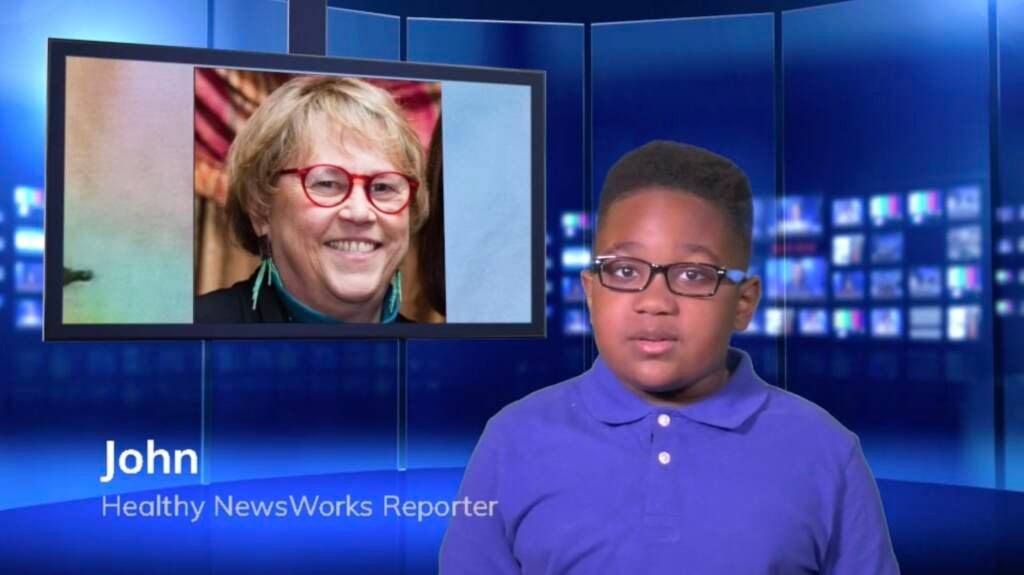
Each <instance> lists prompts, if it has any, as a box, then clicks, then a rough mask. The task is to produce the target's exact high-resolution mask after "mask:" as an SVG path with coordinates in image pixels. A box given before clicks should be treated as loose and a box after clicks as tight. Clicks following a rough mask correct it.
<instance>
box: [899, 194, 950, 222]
mask: <svg viewBox="0 0 1024 575" xmlns="http://www.w3.org/2000/svg"><path fill="white" fill-rule="evenodd" d="M907 215H908V216H909V219H910V223H911V224H914V225H920V224H924V223H927V222H933V221H936V220H939V219H941V218H942V193H941V192H940V191H939V190H913V191H911V192H910V193H908V194H907Z"/></svg>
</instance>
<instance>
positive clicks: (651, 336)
mask: <svg viewBox="0 0 1024 575" xmlns="http://www.w3.org/2000/svg"><path fill="white" fill-rule="evenodd" d="M629 343H630V345H631V346H632V347H633V348H634V349H636V350H637V351H639V352H640V353H641V354H643V355H649V356H653V355H661V354H664V353H666V352H668V351H669V350H671V349H672V348H673V347H675V346H676V344H678V343H679V336H677V335H676V334H675V332H672V331H669V330H660V329H651V330H641V331H638V332H635V333H633V334H631V335H630V336H629Z"/></svg>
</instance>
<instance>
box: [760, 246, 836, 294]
mask: <svg viewBox="0 0 1024 575" xmlns="http://www.w3.org/2000/svg"><path fill="white" fill-rule="evenodd" d="M764 267H765V283H766V284H767V286H766V287H767V290H766V291H767V294H766V295H767V297H768V299H774V300H778V299H783V298H788V299H790V300H793V301H808V300H820V299H824V298H825V289H826V288H825V281H826V280H825V277H826V276H825V273H826V266H825V258H820V257H799V258H769V259H768V260H766V261H765V266H764Z"/></svg>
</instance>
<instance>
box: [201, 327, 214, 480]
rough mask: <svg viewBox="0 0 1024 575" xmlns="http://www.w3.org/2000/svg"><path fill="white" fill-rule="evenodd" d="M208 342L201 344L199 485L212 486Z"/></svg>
mask: <svg viewBox="0 0 1024 575" xmlns="http://www.w3.org/2000/svg"><path fill="white" fill-rule="evenodd" d="M207 344H208V342H207V340H205V339H204V340H202V341H201V342H200V345H201V347H200V361H199V363H200V369H201V371H202V374H201V375H200V376H199V377H200V380H199V381H200V392H201V395H200V399H199V402H200V403H199V411H200V422H199V484H200V485H209V484H210V473H209V461H210V428H211V424H212V423H213V421H212V419H213V418H212V414H213V410H212V409H211V408H210V406H211V404H212V402H211V400H212V399H213V390H212V388H211V385H210V381H209V380H210V376H209V374H208V373H207V372H208V371H209V362H207V360H206V347H207Z"/></svg>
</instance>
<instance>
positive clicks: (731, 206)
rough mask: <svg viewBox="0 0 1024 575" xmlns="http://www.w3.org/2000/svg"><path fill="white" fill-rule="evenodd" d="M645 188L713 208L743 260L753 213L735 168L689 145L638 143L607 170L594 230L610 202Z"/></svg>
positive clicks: (746, 187) (747, 186)
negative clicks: (696, 200) (683, 195)
mask: <svg viewBox="0 0 1024 575" xmlns="http://www.w3.org/2000/svg"><path fill="white" fill-rule="evenodd" d="M651 187H661V188H667V189H670V190H673V191H679V192H682V193H687V194H691V195H694V196H696V197H698V198H701V199H703V200H706V201H708V202H710V203H712V204H714V205H715V206H716V207H717V208H718V209H719V210H721V211H722V214H724V215H725V217H726V220H727V221H728V222H729V224H730V226H731V227H732V228H733V232H734V233H735V234H736V237H737V238H739V240H740V241H741V243H742V246H743V251H744V253H745V254H746V255H747V256H748V257H749V255H750V247H751V227H752V225H753V218H754V215H753V214H754V209H753V205H752V201H751V193H750V181H749V180H748V179H747V176H746V174H744V173H743V170H741V169H740V168H739V167H738V166H736V164H734V163H732V162H731V161H729V160H728V159H727V158H724V157H722V156H719V155H718V154H715V153H713V152H710V151H708V150H705V149H704V148H698V147H697V146H691V145H689V144H680V143H678V142H670V141H666V140H655V141H653V142H649V143H647V144H644V145H643V146H641V147H639V148H637V149H635V150H633V151H631V152H629V153H628V154H626V155H625V156H622V157H621V158H619V160H618V161H617V162H615V165H613V166H612V169H611V170H609V171H608V177H607V178H606V179H605V181H604V187H603V188H602V189H601V200H600V203H599V204H598V210H597V222H598V228H600V226H601V223H602V222H603V221H604V220H605V217H606V216H607V214H608V210H609V209H611V207H612V205H614V204H615V202H617V201H619V200H622V199H625V198H628V197H629V196H631V195H633V194H635V193H637V192H640V191H642V190H644V189H645V188H651ZM595 240H596V238H595Z"/></svg>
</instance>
